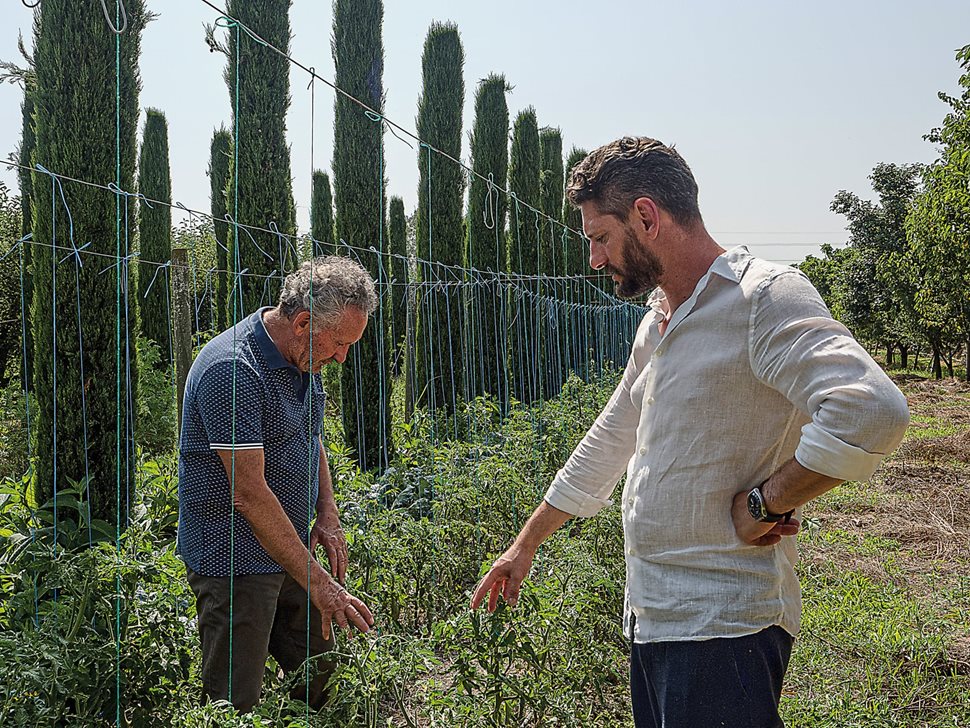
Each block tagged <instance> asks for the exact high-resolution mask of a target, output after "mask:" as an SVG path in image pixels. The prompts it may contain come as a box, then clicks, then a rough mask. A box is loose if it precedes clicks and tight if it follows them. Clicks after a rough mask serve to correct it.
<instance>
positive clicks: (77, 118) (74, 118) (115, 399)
mask: <svg viewBox="0 0 970 728" xmlns="http://www.w3.org/2000/svg"><path fill="white" fill-rule="evenodd" d="M125 7H126V10H127V16H128V28H127V30H126V31H125V32H124V33H123V34H121V35H120V36H118V35H115V34H114V33H113V32H112V31H111V30H110V28H109V27H108V24H107V23H106V22H105V17H104V15H103V13H102V8H101V6H100V4H98V3H85V4H83V6H79V5H78V4H77V3H75V2H69V1H68V0H50V1H49V2H44V3H42V4H41V5H40V7H39V10H38V12H37V13H35V26H34V29H35V37H34V50H35V55H34V59H35V63H36V71H37V85H36V88H35V91H34V104H35V108H34V119H35V123H36V134H37V138H36V147H35V149H34V156H33V159H34V161H35V162H37V163H40V164H42V165H43V166H44V167H45V168H47V169H49V170H51V171H52V172H54V173H56V174H60V175H65V176H68V177H73V178H75V179H82V180H96V181H99V182H101V183H106V182H108V181H113V182H114V183H115V184H117V185H118V186H119V187H120V188H121V189H122V190H126V191H133V190H134V186H135V185H134V181H135V180H134V173H135V150H136V149H137V145H136V132H137V128H136V127H137V121H138V91H139V86H140V81H139V78H138V69H137V62H138V55H139V48H140V41H141V32H142V29H143V28H144V26H145V24H146V23H147V22H148V20H149V19H150V15H149V13H148V12H147V11H146V9H145V4H144V2H143V0H129V1H128V2H126V3H125ZM79 49H83V51H84V52H83V53H81V52H79ZM116 50H117V66H118V69H119V75H118V78H117V89H116V79H115V75H116V74H115V67H116ZM116 96H117V99H116ZM116 100H117V106H116ZM116 122H117V124H116ZM116 145H117V149H118V150H119V151H120V157H119V158H117V159H116ZM32 190H33V202H34V207H33V214H34V221H33V222H34V224H33V233H34V240H35V241H36V243H38V245H36V246H35V247H34V251H33V253H34V255H33V260H32V265H33V281H34V299H33V306H32V312H31V317H30V318H31V321H32V322H33V326H34V331H33V332H34V346H35V361H36V362H39V363H43V366H37V367H36V368H35V370H34V392H35V395H36V396H35V399H34V401H32V402H31V404H32V405H33V404H34V402H36V411H35V414H36V417H35V420H34V422H35V424H36V429H37V461H36V469H37V471H36V472H37V488H38V492H39V493H40V498H41V500H47V499H49V498H50V497H51V495H52V494H53V493H54V491H55V489H59V488H61V487H66V486H67V484H68V482H69V481H70V480H75V481H77V480H81V479H83V478H84V477H85V473H86V472H89V473H90V476H91V483H90V485H91V507H92V509H93V511H94V512H95V513H96V514H97V515H98V517H99V518H103V519H105V520H107V521H111V522H114V520H115V516H116V508H117V506H118V504H117V502H116V488H117V484H118V483H119V482H121V483H122V484H123V486H128V485H129V484H132V483H133V478H134V473H133V464H134V463H133V460H134V459H133V457H132V453H133V443H132V439H131V433H132V432H133V430H134V427H133V424H134V423H132V422H130V421H128V419H129V407H128V406H127V405H126V403H125V401H124V399H123V398H121V397H119V392H122V393H124V392H133V393H134V392H135V391H136V380H137V363H136V361H135V356H134V336H135V331H134V323H135V321H136V310H135V304H134V301H135V298H136V295H135V289H134V285H133V284H134V281H133V276H132V275H131V272H132V268H131V266H130V265H129V264H128V261H127V258H126V257H127V256H128V255H129V254H130V253H131V252H132V251H131V249H130V243H131V241H133V240H134V238H135V236H134V228H133V223H134V221H135V219H136V217H135V212H136V210H135V207H134V204H133V198H130V197H128V196H125V195H112V194H107V193H105V192H104V191H103V190H100V189H97V188H94V187H88V186H84V185H77V184H73V183H70V182H64V183H63V193H64V198H65V200H66V205H68V206H70V210H71V213H72V215H73V241H72V240H70V239H69V237H68V236H69V232H70V224H69V222H68V216H67V211H66V209H65V204H63V203H62V201H61V195H60V190H59V189H58V188H57V185H52V184H51V179H50V178H49V177H48V176H46V175H44V174H42V173H40V172H35V173H34V176H33V187H32ZM116 221H118V222H117V223H116ZM126 225H127V226H128V228H127V229H126ZM72 242H73V243H74V244H75V245H77V247H81V246H82V245H85V244H87V243H90V245H89V247H88V248H87V249H86V251H85V253H84V254H82V256H84V255H87V254H89V253H98V254H103V255H109V256H112V257H113V256H118V257H119V258H120V259H119V260H118V262H117V265H115V266H113V267H112V268H111V269H109V270H108V271H107V272H105V273H104V274H101V270H102V266H101V265H100V264H98V263H92V264H88V265H84V266H81V267H76V262H71V261H70V260H68V261H66V262H65V263H64V264H62V265H60V266H57V263H58V262H59V261H60V259H61V258H63V256H64V253H63V251H62V250H59V249H55V248H54V247H53V246H54V245H57V246H68V247H69V246H70V245H71V243H72ZM126 245H128V246H129V247H128V248H126V247H125V246H126ZM75 272H76V273H77V275H78V276H79V282H77V279H76V277H75ZM55 273H57V275H56V276H55ZM79 293H80V294H81V295H83V306H79V305H78V303H77V296H78V294H79ZM125 301H127V302H128V304H127V309H126V306H125ZM79 320H80V331H79V330H78V324H79ZM55 322H56V329H55ZM128 325H130V326H131V328H130V329H129V328H128ZM119 328H120V329H121V335H120V337H119V335H118V329H119ZM55 330H56V333H57V337H56V342H55V339H54V334H55ZM129 337H130V338H129ZM119 338H120V341H119ZM82 344H83V356H82V352H81V348H82ZM55 348H56V356H55ZM119 358H120V361H119ZM82 371H83V377H82ZM119 371H120V376H119ZM55 372H56V374H55ZM55 376H56V381H57V387H56V401H55V387H54V380H55ZM119 379H120V381H119ZM55 421H56V432H57V442H60V443H72V445H73V446H71V447H63V446H62V447H59V448H57V449H56V453H57V457H56V459H55V456H54V452H55V445H54V443H55V436H54V433H55ZM119 439H120V441H119ZM81 443H86V445H87V447H86V448H85V447H82V446H81V445H80V444H81ZM55 472H56V473H57V478H58V479H57V483H56V484H55V482H54V473H55ZM120 505H121V509H122V513H121V519H122V522H124V521H125V520H126V516H125V514H124V512H123V511H124V509H125V504H124V503H122V504H120Z"/></svg>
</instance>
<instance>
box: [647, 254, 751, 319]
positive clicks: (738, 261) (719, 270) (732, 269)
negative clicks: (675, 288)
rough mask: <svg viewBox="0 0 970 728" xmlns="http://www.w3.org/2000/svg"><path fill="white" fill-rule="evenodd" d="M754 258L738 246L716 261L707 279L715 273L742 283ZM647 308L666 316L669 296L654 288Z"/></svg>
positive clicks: (709, 270)
mask: <svg viewBox="0 0 970 728" xmlns="http://www.w3.org/2000/svg"><path fill="white" fill-rule="evenodd" d="M753 257H754V256H752V255H751V253H750V252H748V248H747V246H744V245H736V246H735V247H733V248H731V249H730V250H726V251H724V253H722V254H721V255H719V256H717V257H716V258H715V259H714V262H713V263H711V267H710V268H708V269H707V272H708V275H707V276H706V277H707V279H708V281H710V274H712V273H713V274H715V275H719V276H721V277H722V278H724V279H726V280H729V281H731V282H733V283H740V282H741V278H742V277H743V276H744V272H745V271H746V270H747V269H748V265H749V264H750V263H751V260H752V258H753ZM705 286H706V284H705ZM647 306H649V307H650V309H651V310H653V311H655V312H656V313H659V314H664V315H665V314H666V313H667V296H666V295H665V294H664V292H663V291H662V290H660V287H659V286H658V287H657V288H654V289H653V293H651V294H650V296H649V297H648V298H647Z"/></svg>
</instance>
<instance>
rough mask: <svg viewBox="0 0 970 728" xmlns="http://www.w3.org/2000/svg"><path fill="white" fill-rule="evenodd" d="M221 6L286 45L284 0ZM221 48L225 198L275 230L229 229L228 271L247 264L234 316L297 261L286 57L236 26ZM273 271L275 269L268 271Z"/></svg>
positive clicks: (265, 298)
mask: <svg viewBox="0 0 970 728" xmlns="http://www.w3.org/2000/svg"><path fill="white" fill-rule="evenodd" d="M226 7H227V11H228V14H229V15H230V16H231V17H233V18H236V19H237V20H239V22H241V23H242V24H243V25H245V26H246V28H249V29H250V30H252V31H253V32H254V33H256V34H257V35H258V36H259V37H260V38H262V39H263V40H265V41H266V42H267V43H269V44H271V45H273V46H274V47H276V48H278V49H280V50H281V51H283V52H284V53H288V52H289V48H290V37H291V36H290V0H229V2H228V4H227V6H226ZM237 44H238V48H237ZM237 55H238V64H237ZM227 56H228V59H229V64H228V67H227V69H226V74H225V78H226V83H227V85H228V86H229V98H230V101H231V102H232V114H233V139H234V141H235V149H234V153H233V156H232V157H231V159H230V165H229V183H228V187H227V195H226V200H227V206H228V208H229V212H230V213H231V214H232V216H233V219H234V220H235V221H236V223H238V224H239V225H247V226H251V227H252V228H262V229H263V230H271V226H270V223H273V224H275V225H276V227H277V229H278V230H279V232H280V235H276V234H274V233H273V232H262V231H260V230H253V229H247V228H240V229H238V231H233V235H232V240H233V246H234V247H233V248H231V249H233V251H234V252H233V256H232V258H231V264H232V268H233V270H234V272H236V273H239V272H240V271H243V270H245V271H246V272H247V273H246V275H245V276H244V277H243V278H242V281H241V286H242V299H241V301H240V302H239V303H240V304H241V305H239V306H237V308H236V310H235V317H236V318H241V317H243V316H245V315H247V314H249V313H252V312H253V311H255V310H256V309H257V308H259V307H260V306H261V305H267V304H272V303H275V302H276V298H277V296H278V293H279V284H280V280H281V279H282V277H283V274H284V273H285V272H288V271H291V270H293V269H294V268H295V267H296V264H297V260H296V257H297V256H296V250H295V247H294V246H292V244H291V242H290V241H291V240H292V238H291V237H290V238H288V237H287V236H294V235H295V234H296V210H295V207H294V204H293V188H292V181H291V180H292V174H291V171H290V148H289V146H288V145H287V142H286V111H287V109H288V108H289V106H290V65H289V62H288V61H287V60H286V58H284V57H283V56H281V55H280V54H279V53H276V52H275V51H272V50H270V49H269V48H267V47H266V46H264V45H263V44H262V43H260V42H258V41H256V40H254V39H253V38H252V37H251V36H250V35H249V34H248V33H247V32H246V31H245V30H243V29H241V28H239V29H237V28H230V29H229V38H228V44H227ZM237 89H238V90H237ZM237 167H238V169H237ZM237 184H238V190H237V189H236V185H237ZM273 271H276V274H277V275H275V276H273V277H272V278H269V277H268V276H269V275H270V274H271V273H273ZM239 285H240V284H237V287H238V286H239ZM234 290H235V289H234Z"/></svg>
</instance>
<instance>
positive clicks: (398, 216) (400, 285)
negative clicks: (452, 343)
mask: <svg viewBox="0 0 970 728" xmlns="http://www.w3.org/2000/svg"><path fill="white" fill-rule="evenodd" d="M389 214H390V219H389V220H388V245H389V249H390V257H389V258H388V259H387V268H388V278H389V280H390V282H391V286H390V298H391V346H392V347H393V351H392V361H393V362H394V368H393V371H394V373H395V374H398V373H399V372H400V371H401V369H402V368H403V367H402V363H401V355H402V347H403V346H404V336H405V332H406V330H407V305H408V298H407V296H408V288H407V285H408V277H409V271H408V260H409V256H408V220H407V216H406V215H405V213H404V200H402V199H401V198H400V197H392V198H391V204H390V209H389Z"/></svg>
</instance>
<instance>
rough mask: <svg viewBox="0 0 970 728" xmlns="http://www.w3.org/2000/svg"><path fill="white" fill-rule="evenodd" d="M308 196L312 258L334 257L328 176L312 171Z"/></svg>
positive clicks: (334, 242)
mask: <svg viewBox="0 0 970 728" xmlns="http://www.w3.org/2000/svg"><path fill="white" fill-rule="evenodd" d="M312 187H313V189H312V192H311V195H310V237H312V238H313V241H314V242H313V256H314V257H315V256H319V255H335V254H336V253H337V244H336V241H335V240H334V234H335V231H334V226H333V195H332V194H331V192H330V175H328V174H327V173H326V172H321V171H320V170H314V172H313V183H312Z"/></svg>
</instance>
